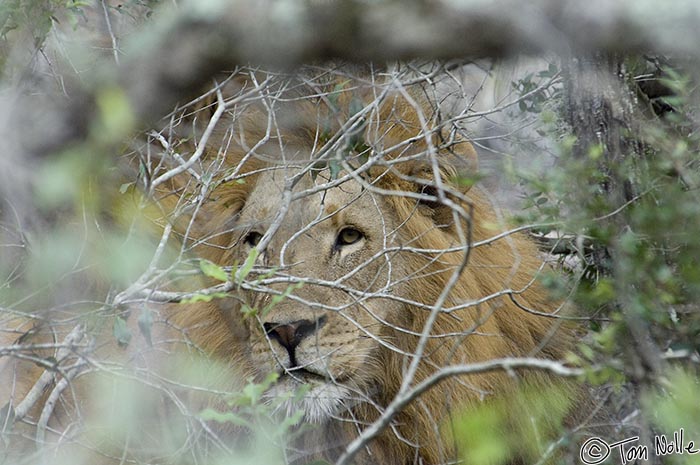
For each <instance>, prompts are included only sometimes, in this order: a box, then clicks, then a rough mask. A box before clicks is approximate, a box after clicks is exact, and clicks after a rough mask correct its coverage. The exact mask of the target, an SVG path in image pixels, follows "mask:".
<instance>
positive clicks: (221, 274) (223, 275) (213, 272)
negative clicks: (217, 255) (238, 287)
mask: <svg viewBox="0 0 700 465" xmlns="http://www.w3.org/2000/svg"><path fill="white" fill-rule="evenodd" d="M199 268H200V269H201V270H202V273H204V274H205V275H207V276H209V277H210V278H214V279H218V280H219V281H223V282H226V281H228V279H229V276H228V273H227V272H226V271H225V270H224V269H223V268H221V267H220V266H219V265H217V264H216V263H213V262H210V261H209V260H204V259H202V260H200V261H199Z"/></svg>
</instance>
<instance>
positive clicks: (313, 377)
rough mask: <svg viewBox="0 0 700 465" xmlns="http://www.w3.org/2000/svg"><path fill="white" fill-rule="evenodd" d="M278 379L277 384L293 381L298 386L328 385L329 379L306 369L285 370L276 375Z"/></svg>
mask: <svg viewBox="0 0 700 465" xmlns="http://www.w3.org/2000/svg"><path fill="white" fill-rule="evenodd" d="M277 374H278V375H279V377H278V378H277V382H278V383H279V382H283V381H285V380H293V381H296V382H298V383H299V384H309V383H314V382H315V383H330V382H332V380H331V378H330V377H328V376H326V375H324V374H320V373H316V372H314V371H310V370H307V369H306V368H300V367H299V368H285V369H284V370H281V371H279V372H278V373H277Z"/></svg>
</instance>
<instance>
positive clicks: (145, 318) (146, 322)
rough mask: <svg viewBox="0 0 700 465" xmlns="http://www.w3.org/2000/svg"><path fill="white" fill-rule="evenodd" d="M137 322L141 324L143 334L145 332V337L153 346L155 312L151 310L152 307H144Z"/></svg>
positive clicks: (149, 344) (140, 328)
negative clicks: (152, 335) (152, 334)
mask: <svg viewBox="0 0 700 465" xmlns="http://www.w3.org/2000/svg"><path fill="white" fill-rule="evenodd" d="M137 323H138V325H139V330H140V331H141V334H143V337H144V338H145V339H146V342H147V343H148V346H149V347H150V346H152V345H153V339H152V338H151V328H152V327H153V312H151V309H149V308H148V307H144V308H143V309H142V310H141V314H140V315H139V319H138V320H137Z"/></svg>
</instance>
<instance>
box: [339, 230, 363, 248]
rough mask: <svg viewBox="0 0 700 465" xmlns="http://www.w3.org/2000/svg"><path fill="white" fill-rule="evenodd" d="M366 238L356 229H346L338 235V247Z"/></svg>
mask: <svg viewBox="0 0 700 465" xmlns="http://www.w3.org/2000/svg"><path fill="white" fill-rule="evenodd" d="M363 237H364V234H362V233H361V232H360V231H358V230H357V229H355V228H345V229H343V230H342V231H340V233H339V234H338V240H337V245H338V246H344V245H350V244H354V243H356V242H358V241H359V240H360V239H362V238H363Z"/></svg>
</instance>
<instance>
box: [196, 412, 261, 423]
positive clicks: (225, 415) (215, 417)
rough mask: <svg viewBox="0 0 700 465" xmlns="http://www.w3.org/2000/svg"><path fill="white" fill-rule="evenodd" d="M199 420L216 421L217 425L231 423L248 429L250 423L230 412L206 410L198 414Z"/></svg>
mask: <svg viewBox="0 0 700 465" xmlns="http://www.w3.org/2000/svg"><path fill="white" fill-rule="evenodd" d="M199 416H200V418H202V420H205V421H216V422H218V423H231V424H233V425H238V426H245V427H249V426H251V425H250V422H249V421H247V420H246V419H244V418H242V417H239V416H238V415H235V414H234V413H232V412H218V411H216V410H214V409H211V408H208V409H205V410H203V411H202V412H200V413H199Z"/></svg>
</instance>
